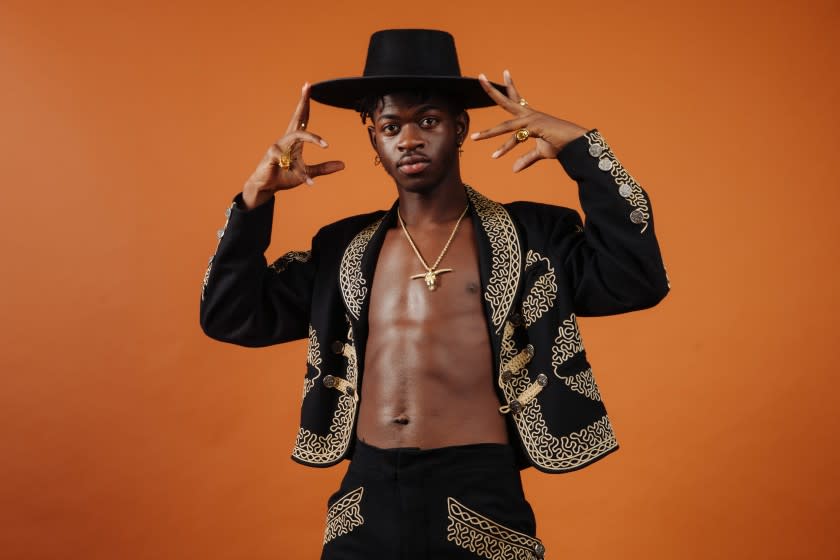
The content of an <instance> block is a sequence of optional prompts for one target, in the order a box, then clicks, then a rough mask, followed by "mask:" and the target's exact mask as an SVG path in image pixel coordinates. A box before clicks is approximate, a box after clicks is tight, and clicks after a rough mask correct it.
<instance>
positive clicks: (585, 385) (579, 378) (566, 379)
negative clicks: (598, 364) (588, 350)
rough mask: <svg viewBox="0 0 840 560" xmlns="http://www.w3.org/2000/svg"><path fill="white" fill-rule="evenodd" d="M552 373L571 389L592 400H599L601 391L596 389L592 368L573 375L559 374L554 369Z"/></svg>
mask: <svg viewBox="0 0 840 560" xmlns="http://www.w3.org/2000/svg"><path fill="white" fill-rule="evenodd" d="M554 374H555V375H556V376H557V377H559V378H560V379H562V380H563V383H565V384H566V386H567V387H569V389H571V390H572V391H576V392H578V393H580V394H581V395H584V396H586V397H589V398H590V399H592V400H593V401H600V400H601V393H600V391H598V384H597V383H595V377H594V376H593V375H592V368H587V369H586V371H581V372H580V373H576V374H575V375H559V374H558V373H557V371H556V370H555V371H554Z"/></svg>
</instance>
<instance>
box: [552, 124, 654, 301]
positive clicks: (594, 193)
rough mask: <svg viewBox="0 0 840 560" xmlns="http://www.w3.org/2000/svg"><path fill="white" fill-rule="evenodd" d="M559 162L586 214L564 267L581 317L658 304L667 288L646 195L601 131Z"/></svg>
mask: <svg viewBox="0 0 840 560" xmlns="http://www.w3.org/2000/svg"><path fill="white" fill-rule="evenodd" d="M557 157H558V160H559V161H560V163H561V164H562V165H563V167H564V169H565V170H566V172H567V173H568V174H569V176H570V177H571V178H572V179H573V180H575V181H576V182H577V183H578V190H579V195H580V201H581V206H582V208H583V211H584V214H585V215H586V225H585V227H584V228H583V231H582V235H581V236H580V238H579V240H578V242H577V244H576V246H575V247H574V249H573V250H572V251H570V252H569V255H568V258H567V262H566V265H567V267H568V268H569V270H570V274H571V275H572V277H573V278H575V279H576V295H575V296H576V301H578V302H579V305H580V307H581V309H580V314H582V315H584V314H591V315H598V314H607V313H616V312H622V311H630V310H634V309H642V308H646V307H650V306H652V305H655V304H656V303H657V302H659V301H660V300H661V299H662V298H663V297H664V296H665V295H666V294H667V292H668V289H669V286H668V281H667V278H666V276H665V268H664V266H663V263H662V256H661V253H660V249H659V244H658V242H657V239H656V235H655V233H654V225H653V211H652V207H651V203H650V199H649V197H648V195H647V193H646V192H645V191H644V189H642V187H641V186H640V185H639V183H638V182H637V181H636V180H635V179H634V178H633V177H632V176H631V175H630V174H629V173H628V172H627V171H626V170H625V169H624V167H623V165H622V164H621V163H620V162H619V161H618V159H617V158H616V157H615V154H614V153H613V152H612V150H611V149H610V147H609V145H608V144H607V143H606V141H605V140H604V139H603V137H602V136H601V135H600V134H599V133H598V131H597V130H594V129H593V130H590V131H589V132H587V133H586V134H584V135H583V136H581V137H579V138H577V139H575V140H573V141H571V142H569V143H568V144H567V145H566V146H565V147H564V148H563V150H561V151H560V153H559V154H558V156H557Z"/></svg>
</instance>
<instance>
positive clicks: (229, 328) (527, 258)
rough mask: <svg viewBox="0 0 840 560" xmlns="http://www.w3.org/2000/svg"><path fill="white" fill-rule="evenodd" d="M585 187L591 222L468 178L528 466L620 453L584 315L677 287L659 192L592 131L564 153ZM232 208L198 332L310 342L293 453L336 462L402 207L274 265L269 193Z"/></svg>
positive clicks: (497, 380) (504, 395)
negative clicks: (485, 189)
mask: <svg viewBox="0 0 840 560" xmlns="http://www.w3.org/2000/svg"><path fill="white" fill-rule="evenodd" d="M558 159H559V160H560V162H561V163H562V165H563V167H564V168H565V169H566V172H567V173H568V174H569V175H570V176H571V177H572V179H574V180H575V181H577V183H578V185H579V194H580V200H581V206H582V208H583V210H584V212H585V214H586V225H584V224H583V223H581V219H580V216H579V214H578V213H577V212H576V211H574V210H571V209H569V208H563V207H558V206H550V205H546V204H537V203H532V202H513V203H510V204H499V203H496V202H493V201H491V200H489V199H487V198H486V197H484V196H482V195H481V194H479V193H478V192H476V191H475V190H473V189H471V188H469V187H467V194H468V198H469V203H470V209H471V214H470V215H471V216H472V219H473V221H474V226H475V230H476V236H477V239H478V249H479V267H480V276H481V284H482V293H483V299H484V311H485V316H486V318H487V323H488V330H489V333H490V342H491V346H492V351H493V362H494V368H495V371H494V373H493V379H492V380H488V381H490V382H493V383H494V384H495V387H496V393H497V394H498V397H499V404H500V412H502V413H504V414H506V416H507V418H508V427H509V430H510V432H511V436H512V438H511V441H512V442H514V446H516V447H518V448H519V452H520V460H521V465H522V466H523V467H525V466H528V465H533V466H535V467H536V468H538V469H540V470H543V471H546V472H567V471H571V470H574V469H578V468H581V467H584V466H586V465H588V464H590V463H592V462H593V461H595V460H597V459H599V458H601V457H603V456H605V455H606V454H608V453H610V452H611V451H614V450H616V449H617V448H618V444H617V443H616V439H615V436H614V434H613V430H612V427H611V425H610V421H609V418H608V417H607V414H606V409H605V408H604V404H603V403H602V401H601V395H600V393H599V391H598V386H597V384H596V383H595V379H594V378H593V376H592V370H591V368H590V365H589V362H588V361H587V358H586V352H585V351H584V348H583V344H582V343H581V339H580V335H579V332H578V326H577V322H576V319H575V318H576V316H591V315H609V314H617V313H623V312H627V311H633V310H638V309H644V308H647V307H651V306H653V305H655V304H656V303H658V302H659V301H660V300H661V299H662V298H663V297H664V296H665V295H666V293H667V292H668V290H669V284H668V280H667V276H666V272H665V268H664V266H663V264H662V258H661V255H660V252H659V246H658V244H657V241H656V237H655V235H654V227H653V214H652V212H651V206H650V201H649V199H648V197H647V195H646V193H645V191H644V190H642V188H641V187H640V186H639V184H638V183H637V182H636V181H635V180H634V179H633V178H632V177H631V176H630V175H629V174H628V173H627V172H626V171H625V170H624V167H623V166H622V165H621V164H620V163H619V161H618V160H617V159H616V157H615V155H614V154H613V152H612V151H611V150H610V148H609V146H608V145H607V144H606V142H605V141H604V139H603V138H602V136H601V135H600V134H599V133H598V131H597V130H592V131H590V132H588V133H586V134H585V135H584V136H582V137H580V138H578V139H576V140H573V141H572V142H570V143H569V144H568V145H567V146H566V147H565V148H564V149H563V150H562V151H561V152H560V154H559V155H558ZM239 197H241V195H237V198H236V199H234V203H233V204H232V205H231V207H230V208H229V209H228V211H227V217H228V220H227V222H226V223H225V227H224V228H223V229H222V230H220V231H219V245H218V247H217V250H216V254H215V255H214V256H213V257H211V259H210V263H209V265H208V267H207V272H206V273H205V276H204V285H203V287H202V292H201V314H200V315H201V326H202V329H203V330H204V332H205V333H207V334H208V335H209V336H211V337H213V338H215V339H218V340H221V341H225V342H231V343H234V344H240V345H243V346H266V345H269V344H276V343H280V342H285V341H290V340H295V339H301V338H308V339H309V346H308V357H307V369H306V376H305V378H304V386H303V404H302V411H301V423H300V429H299V431H298V435H297V440H296V442H295V448H294V451H293V453H292V458H293V459H295V460H296V461H298V462H300V463H303V464H305V465H310V466H318V467H326V466H330V465H334V464H336V463H338V462H340V461H341V460H342V459H344V458H347V457H348V456H349V453H350V451H351V448H352V445H353V442H354V440H355V438H354V437H353V436H354V433H355V423H356V414H357V412H358V407H359V394H360V389H361V385H362V381H363V375H364V360H365V356H364V349H365V345H366V340H367V335H368V331H367V328H368V325H367V305H368V299H369V298H368V296H369V294H370V285H371V280H372V277H373V272H374V268H375V266H376V260H377V257H378V254H379V249H380V248H381V246H382V242H383V239H384V236H385V232H386V231H387V229H388V228H390V227H392V226H393V225H394V224H395V220H396V204H395V205H394V206H392V208H391V209H390V210H389V211H387V212H385V211H378V212H374V213H371V214H366V215H360V216H353V217H350V218H346V219H344V220H341V221H339V222H336V223H333V224H330V225H328V226H326V227H324V228H322V229H321V230H320V231H319V232H318V233H317V234H316V235H315V237H314V238H313V240H312V248H311V250H309V251H303V252H298V251H293V252H289V253H287V254H285V255H283V256H282V257H280V258H279V259H277V260H276V261H275V262H273V263H272V264H271V265H268V266H266V264H267V262H266V259H265V257H264V252H265V250H266V249H267V248H268V245H269V241H270V238H271V224H272V218H273V206H274V205H273V201H271V202H267V203H265V204H262V205H261V206H259V207H257V208H255V209H253V210H251V211H247V212H246V211H243V210H241V209H240V208H239V207H238V205H237V200H238V199H239Z"/></svg>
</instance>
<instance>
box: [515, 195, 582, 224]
mask: <svg viewBox="0 0 840 560" xmlns="http://www.w3.org/2000/svg"><path fill="white" fill-rule="evenodd" d="M502 206H504V207H505V209H506V210H507V211H508V213H509V214H510V215H511V217H512V218H513V219H514V220H515V221H516V222H517V223H519V224H520V225H521V226H522V227H524V228H525V229H527V230H537V231H543V232H548V231H552V230H556V229H557V228H558V227H559V228H561V229H565V228H570V229H575V226H581V225H583V222H582V220H581V218H580V214H579V213H578V212H577V210H574V209H572V208H567V207H565V206H555V205H553V204H544V203H542V202H531V201H524V200H518V201H515V202H508V203H506V204H503V205H502Z"/></svg>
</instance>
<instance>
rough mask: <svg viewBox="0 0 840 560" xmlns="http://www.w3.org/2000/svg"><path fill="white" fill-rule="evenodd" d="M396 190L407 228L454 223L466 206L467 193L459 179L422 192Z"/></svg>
mask: <svg viewBox="0 0 840 560" xmlns="http://www.w3.org/2000/svg"><path fill="white" fill-rule="evenodd" d="M398 190H399V208H400V215H401V216H402V218H403V221H404V222H405V224H406V225H407V226H421V227H422V226H424V225H434V224H440V223H446V222H454V221H455V220H457V219H458V217H459V216H460V215H461V212H463V211H464V207H465V206H466V205H467V192H466V190H465V189H464V184H463V182H462V181H461V178H460V177H455V178H453V179H452V180H448V181H444V182H441V183H440V184H438V185H436V186H435V187H434V188H430V189H428V190H425V191H422V192H416V191H409V190H406V189H403V188H401V187H398Z"/></svg>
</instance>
